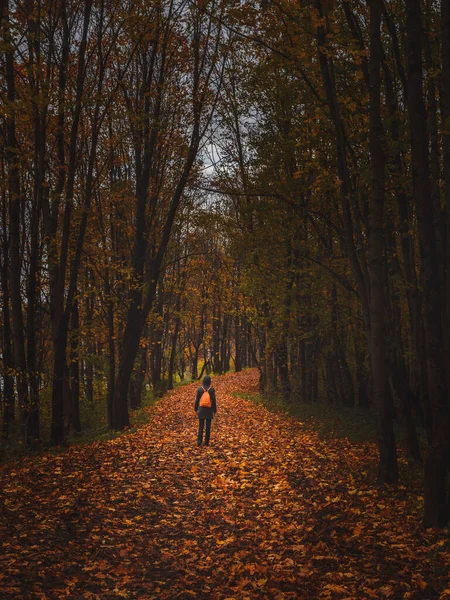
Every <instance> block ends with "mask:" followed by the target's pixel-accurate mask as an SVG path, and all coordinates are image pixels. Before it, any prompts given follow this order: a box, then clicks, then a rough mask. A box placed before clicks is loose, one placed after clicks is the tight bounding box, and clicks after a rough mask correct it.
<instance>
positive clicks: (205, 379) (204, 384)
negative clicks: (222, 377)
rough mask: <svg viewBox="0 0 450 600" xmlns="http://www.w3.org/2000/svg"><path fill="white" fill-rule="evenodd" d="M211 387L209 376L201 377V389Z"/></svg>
mask: <svg viewBox="0 0 450 600" xmlns="http://www.w3.org/2000/svg"><path fill="white" fill-rule="evenodd" d="M210 385H211V377H210V376H209V375H205V376H204V377H203V387H209V386H210Z"/></svg>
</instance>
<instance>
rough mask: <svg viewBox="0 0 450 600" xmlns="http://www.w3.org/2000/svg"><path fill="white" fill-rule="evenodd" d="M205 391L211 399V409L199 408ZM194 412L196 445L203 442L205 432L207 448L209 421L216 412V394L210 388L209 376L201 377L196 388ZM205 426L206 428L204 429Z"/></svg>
mask: <svg viewBox="0 0 450 600" xmlns="http://www.w3.org/2000/svg"><path fill="white" fill-rule="evenodd" d="M205 391H207V392H208V393H209V395H210V398H211V407H208V406H200V398H201V397H202V396H203V394H204V392H205ZM194 410H195V412H196V414H197V417H198V436H197V445H198V446H201V445H202V441H203V431H204V429H206V431H205V446H209V438H210V435H211V420H212V418H213V417H214V415H215V414H216V412H217V404H216V392H215V390H214V388H213V387H211V377H210V376H209V375H205V376H204V377H203V382H202V385H200V386H199V387H198V390H197V395H196V397H195V406H194ZM205 425H206V427H205Z"/></svg>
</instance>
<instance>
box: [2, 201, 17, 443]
mask: <svg viewBox="0 0 450 600" xmlns="http://www.w3.org/2000/svg"><path fill="white" fill-rule="evenodd" d="M2 201H3V206H2V209H3V232H2V253H1V256H0V269H1V286H2V314H3V327H2V334H3V339H2V354H3V407H2V408H3V432H2V435H3V437H4V438H5V439H6V438H7V437H8V436H9V434H10V430H11V426H12V424H13V423H14V420H15V399H14V379H13V377H12V375H11V373H12V370H13V368H14V361H13V350H12V338H11V314H10V308H9V289H8V238H7V225H6V199H5V198H3V199H2Z"/></svg>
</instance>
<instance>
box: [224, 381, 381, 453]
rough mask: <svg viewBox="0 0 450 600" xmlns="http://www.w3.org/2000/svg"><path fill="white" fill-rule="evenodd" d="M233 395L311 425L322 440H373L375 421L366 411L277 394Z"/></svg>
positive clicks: (234, 393) (236, 393)
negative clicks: (289, 398) (297, 400)
mask: <svg viewBox="0 0 450 600" xmlns="http://www.w3.org/2000/svg"><path fill="white" fill-rule="evenodd" d="M232 395H233V396H236V397H239V398H244V399H246V400H250V401H252V402H256V404H262V405H263V406H265V407H266V408H268V409H269V410H271V411H274V412H279V413H283V414H285V415H287V416H290V417H292V418H294V419H297V420H298V421H302V422H304V423H307V424H309V425H313V426H314V428H315V429H316V430H317V431H318V432H319V435H320V437H321V438H322V439H332V438H336V437H338V438H348V439H349V440H350V441H352V442H367V441H370V442H372V441H376V434H377V431H376V420H375V417H374V415H373V414H371V413H370V412H369V411H367V410H363V409H360V408H350V407H345V406H343V407H337V406H332V405H329V404H325V403H324V402H312V403H301V402H295V401H293V402H291V403H289V404H288V403H286V402H284V401H283V399H282V397H281V394H275V393H274V394H270V396H262V395H261V394H249V393H240V392H233V393H232Z"/></svg>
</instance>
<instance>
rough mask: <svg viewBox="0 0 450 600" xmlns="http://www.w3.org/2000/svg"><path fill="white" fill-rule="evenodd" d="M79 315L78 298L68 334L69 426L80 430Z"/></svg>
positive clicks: (74, 305) (73, 309)
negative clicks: (69, 333)
mask: <svg viewBox="0 0 450 600" xmlns="http://www.w3.org/2000/svg"><path fill="white" fill-rule="evenodd" d="M79 329H80V315H79V311H78V300H75V302H74V304H73V308H72V322H71V335H70V415H71V423H70V428H71V429H74V430H75V431H81V422H80V359H79V354H80V349H79V341H80V337H79Z"/></svg>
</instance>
